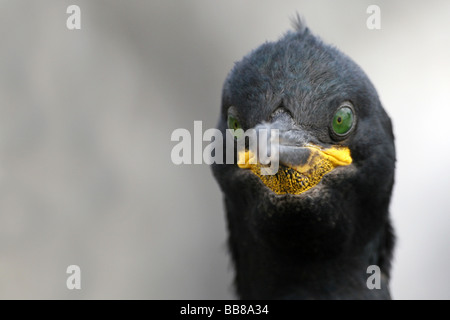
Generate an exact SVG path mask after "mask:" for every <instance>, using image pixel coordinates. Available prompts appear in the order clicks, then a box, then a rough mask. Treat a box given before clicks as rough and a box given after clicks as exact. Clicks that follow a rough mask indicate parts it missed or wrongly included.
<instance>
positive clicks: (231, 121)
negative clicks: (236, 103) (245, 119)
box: [227, 107, 243, 139]
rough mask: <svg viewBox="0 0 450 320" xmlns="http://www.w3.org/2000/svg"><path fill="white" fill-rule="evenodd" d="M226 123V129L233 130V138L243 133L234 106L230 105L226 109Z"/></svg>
mask: <svg viewBox="0 0 450 320" xmlns="http://www.w3.org/2000/svg"><path fill="white" fill-rule="evenodd" d="M227 124H228V129H232V130H234V138H235V139H240V138H241V136H242V135H243V130H242V127H241V124H240V123H239V120H238V118H237V116H236V115H235V109H234V107H230V109H228V119H227ZM239 129H240V130H239Z"/></svg>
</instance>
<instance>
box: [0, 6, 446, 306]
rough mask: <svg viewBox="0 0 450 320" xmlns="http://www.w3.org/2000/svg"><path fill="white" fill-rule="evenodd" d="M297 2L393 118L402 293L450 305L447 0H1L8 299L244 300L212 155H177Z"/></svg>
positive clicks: (3, 248) (397, 284)
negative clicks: (230, 77) (372, 9)
mask: <svg viewBox="0 0 450 320" xmlns="http://www.w3.org/2000/svg"><path fill="white" fill-rule="evenodd" d="M70 4H77V5H79V6H80V8H81V27H82V29H81V30H76V31H69V30H68V29H67V28H66V19H67V18H68V16H69V15H68V14H66V8H67V7H68V6H69V5H70ZM370 4H377V5H379V6H380V8H381V27H382V29H381V30H368V29H367V27H366V19H367V17H368V16H369V15H368V14H367V13H366V9H367V7H368V6H369V5H370ZM295 12H299V13H300V14H301V15H303V16H304V17H305V18H306V21H307V23H308V25H309V27H310V28H311V29H312V30H313V32H314V33H316V34H318V35H320V36H321V37H322V38H323V39H324V40H325V41H326V42H329V43H333V44H334V45H336V46H337V47H338V48H340V49H341V50H342V51H344V52H345V53H347V54H348V55H349V56H351V57H352V58H353V59H354V60H355V61H356V62H357V63H358V64H360V65H361V66H362V68H363V69H364V70H365V71H366V73H367V74H368V75H369V77H370V78H371V80H372V81H373V83H374V84H375V86H376V88H377V89H378V92H379V94H380V97H381V100H382V102H383V104H384V106H385V108H386V110H387V111H388V113H389V114H390V116H391V118H392V119H393V122H394V128H395V134H396V143H397V155H398V162H397V176H396V184H395V191H394V197H393V202H392V206H391V212H392V217H393V221H394V225H395V228H396V232H397V236H398V244H397V249H396V253H395V261H394V270H393V277H392V293H393V297H394V298H396V299H409V298H412V299H436V298H437V299H450V286H449V283H450V281H449V278H448V271H449V270H450V256H449V247H450V236H449V232H450V229H449V227H450V191H449V190H450V168H449V166H448V165H449V163H450V160H449V159H450V138H449V124H450V122H449V119H450V2H449V1H445V0H442V1H437V0H434V1H387V0H386V1H375V0H374V1H361V0H354V1H332V0H327V1H325V0H320V1H298V0H297V1H275V0H271V1H261V0H252V1H249V0H246V1H241V0H232V1H229V0H228V1H209V0H193V1H162V0H159V1H134V0H133V1H131V0H129V1H119V0H114V1H113V0H111V1H100V0H97V1H75V0H73V1H61V0H54V1H49V0H45V1H44V0H42V1H31V0H29V1H21V0H20V1H19V0H14V1H12V0H11V1H0V33H1V35H0V39H1V50H0V115H1V116H0V298H9V299H12V298H43V299H45V298H52V299H53V298H62V299H72V298H73V299H77V298H86V299H91V298H105V299H108V298H138V299H139V298H148V299H184V298H186V299H211V298H214V299H224V298H233V297H234V295H233V290H232V286H231V283H232V269H231V267H230V261H229V258H228V255H227V249H226V225H225V219H224V213H223V206H222V199H221V194H220V191H219V188H218V186H217V184H216V182H215V181H214V180H213V178H212V175H211V173H210V169H209V167H208V166H207V165H190V166H187V165H185V166H175V165H173V164H172V162H171V160H170V152H171V149H172V147H173V146H174V145H175V144H176V143H174V142H171V141H170V136H171V133H172V131H173V130H174V129H176V128H186V129H188V130H193V121H194V120H202V121H203V128H204V129H206V128H210V127H214V126H215V124H216V121H217V118H218V114H219V107H220V97H221V88H222V84H223V81H224V79H225V77H226V75H227V73H228V71H229V70H230V69H231V68H232V66H233V63H234V62H235V61H238V60H240V59H241V58H242V56H243V55H245V54H247V53H248V52H249V51H250V50H252V49H254V48H256V47H257V46H258V45H260V44H261V43H263V42H265V41H274V40H276V39H277V38H279V37H280V36H281V35H283V34H284V33H285V32H286V31H287V30H289V29H291V22H290V18H292V17H293V16H294V15H295ZM71 264H76V265H79V266H80V267H81V270H82V289H81V290H79V291H76V290H74V291H70V290H68V289H67V288H66V279H67V276H68V275H67V274H66V268H67V266H69V265H71Z"/></svg>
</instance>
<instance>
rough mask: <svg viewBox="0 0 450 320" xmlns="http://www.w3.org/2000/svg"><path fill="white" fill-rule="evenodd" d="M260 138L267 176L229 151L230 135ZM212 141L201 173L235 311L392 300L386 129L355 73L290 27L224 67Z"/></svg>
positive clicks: (384, 117)
mask: <svg viewBox="0 0 450 320" xmlns="http://www.w3.org/2000/svg"><path fill="white" fill-rule="evenodd" d="M261 128H266V129H276V130H278V136H279V137H278V139H279V140H278V146H279V168H278V171H277V172H276V173H275V174H272V175H263V174H262V173H261V169H262V168H263V167H264V165H263V164H261V163H259V162H257V163H253V164H250V163H249V161H248V160H249V158H250V157H252V154H251V150H249V146H248V143H247V144H246V145H245V148H244V149H243V150H241V151H239V150H238V148H237V140H238V138H239V137H238V135H237V134H236V133H237V132H240V131H239V130H238V129H241V130H242V131H244V132H246V131H247V130H250V129H255V130H261ZM217 129H218V130H220V132H221V133H222V134H223V135H226V134H233V133H234V134H235V136H234V139H233V140H231V141H232V142H231V143H232V144H233V147H232V148H231V150H233V151H234V154H233V161H232V163H225V162H223V163H218V162H217V163H213V164H212V165H211V170H212V173H213V176H214V178H215V179H216V181H217V183H218V185H219V188H220V190H221V192H222V194H223V201H224V210H225V213H226V224H227V229H228V240H227V244H228V248H229V251H230V256H231V261H232V265H233V269H234V288H235V291H236V294H237V297H238V298H239V299H277V300H278V299H280V300H282V299H286V300H291V299H292V300H294V299H306V300H316V299H319V300H322V299H324V300H328V299H331V300H347V299H349V300H353V299H355V300H360V299H363V300H366V299H392V296H391V293H390V286H389V283H390V274H391V264H392V263H391V261H392V257H393V251H394V247H395V233H394V230H393V227H392V222H391V216H390V209H389V206H390V201H391V195H392V189H393V185H394V178H395V165H396V154H395V143H394V133H393V126H392V121H391V119H390V117H389V116H388V114H387V112H386V111H385V109H384V107H383V105H382V103H381V101H380V98H379V95H378V93H377V91H376V89H375V87H374V85H373V84H372V82H371V81H370V80H369V78H368V76H367V75H366V73H365V72H364V71H363V70H362V69H361V67H360V66H358V64H356V63H355V62H354V61H353V60H352V59H351V58H350V57H349V56H347V55H346V54H344V53H343V52H341V51H340V50H339V49H338V48H336V47H335V46H333V45H329V44H327V43H325V42H324V41H323V40H322V39H321V38H320V37H319V36H317V35H315V34H314V33H313V32H312V31H311V30H310V28H309V27H308V26H307V25H306V23H305V22H304V19H303V18H298V17H297V19H296V21H295V22H294V28H293V29H292V30H290V31H288V32H286V33H285V34H284V35H282V36H281V37H280V39H278V40H277V41H273V42H265V43H263V44H262V45H260V46H259V47H258V48H256V49H254V50H252V51H251V52H250V53H249V54H247V55H245V56H244V57H243V58H242V60H240V61H238V62H236V63H235V64H234V66H233V67H232V69H231V71H230V72H229V74H228V75H227V77H226V79H225V82H224V84H223V90H222V98H221V108H220V116H219V121H218V124H217ZM223 148H224V149H223V153H224V155H223V157H224V158H225V157H226V155H225V153H226V152H227V150H226V148H225V146H224V147H223ZM233 148H234V149H233ZM239 159H241V160H242V161H241V162H240V163H239V161H238V160H239ZM371 266H372V267H373V266H375V268H376V269H377V270H378V271H379V272H378V273H377V272H376V270H375V271H374V272H369V270H372V269H370V267H371ZM372 275H375V276H377V277H378V278H372V279H370V277H371V276H372ZM374 279H378V283H379V284H378V286H377V287H373V286H370V282H371V281H372V280H374ZM374 281H375V280H374Z"/></svg>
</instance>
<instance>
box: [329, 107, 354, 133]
mask: <svg viewBox="0 0 450 320" xmlns="http://www.w3.org/2000/svg"><path fill="white" fill-rule="evenodd" d="M353 120H354V115H353V110H352V108H350V107H349V106H347V105H344V106H342V107H341V108H339V109H338V111H336V113H335V114H334V117H333V122H332V127H333V131H334V133H336V134H337V135H339V136H342V135H345V134H346V133H348V132H349V131H350V130H351V129H352V128H353V122H354V121H353Z"/></svg>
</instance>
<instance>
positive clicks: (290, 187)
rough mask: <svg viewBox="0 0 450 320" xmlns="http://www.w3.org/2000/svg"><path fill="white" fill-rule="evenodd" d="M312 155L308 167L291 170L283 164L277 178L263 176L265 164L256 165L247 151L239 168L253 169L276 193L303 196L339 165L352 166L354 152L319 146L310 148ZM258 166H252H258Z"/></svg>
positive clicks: (242, 155)
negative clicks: (351, 153)
mask: <svg viewBox="0 0 450 320" xmlns="http://www.w3.org/2000/svg"><path fill="white" fill-rule="evenodd" d="M305 148H307V149H309V150H310V156H309V157H308V160H307V161H306V163H305V164H304V165H301V166H293V167H287V166H285V165H282V164H280V167H279V169H278V172H277V173H276V174H274V175H262V174H261V167H263V165H261V164H260V163H258V162H256V161H255V160H256V159H255V155H254V154H253V153H252V152H251V151H243V152H240V153H239V155H238V166H239V167H240V168H242V169H250V170H251V171H252V172H253V173H254V174H255V175H257V176H258V177H259V178H260V179H261V181H262V182H263V183H264V184H265V185H266V186H267V187H268V188H269V189H271V190H272V191H273V192H275V193H276V194H286V193H289V194H300V193H302V192H305V191H306V190H308V189H311V188H312V187H314V186H316V185H317V184H318V183H319V182H320V180H321V179H322V177H323V176H324V175H325V174H327V173H328V172H330V171H331V170H333V169H334V168H336V167H338V166H347V165H349V164H351V163H352V157H351V156H350V149H349V148H347V147H338V146H335V147H331V148H328V149H323V148H320V147H318V146H315V145H307V146H305ZM255 162H256V164H252V163H255Z"/></svg>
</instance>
